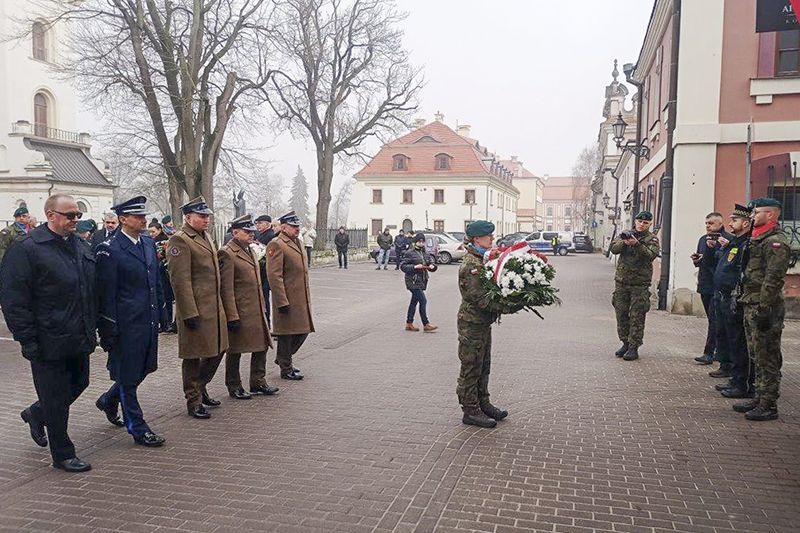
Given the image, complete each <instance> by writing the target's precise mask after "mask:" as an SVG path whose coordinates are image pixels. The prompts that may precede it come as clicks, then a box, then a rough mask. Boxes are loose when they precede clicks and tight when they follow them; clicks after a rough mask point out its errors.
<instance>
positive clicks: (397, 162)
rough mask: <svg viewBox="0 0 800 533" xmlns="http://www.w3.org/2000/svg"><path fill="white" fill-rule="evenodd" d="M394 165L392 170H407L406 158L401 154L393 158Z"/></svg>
mask: <svg viewBox="0 0 800 533" xmlns="http://www.w3.org/2000/svg"><path fill="white" fill-rule="evenodd" d="M393 159H394V165H393V166H392V170H408V157H406V156H404V155H403V154H398V155H396V156H394V158H393Z"/></svg>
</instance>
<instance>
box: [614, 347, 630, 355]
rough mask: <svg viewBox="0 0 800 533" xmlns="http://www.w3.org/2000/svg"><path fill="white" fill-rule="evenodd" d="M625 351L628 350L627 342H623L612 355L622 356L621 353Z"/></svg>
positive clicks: (623, 353)
mask: <svg viewBox="0 0 800 533" xmlns="http://www.w3.org/2000/svg"><path fill="white" fill-rule="evenodd" d="M627 351H628V345H627V344H623V345H622V348H620V349H619V350H617V351H616V352H614V355H616V356H617V357H622V356H623V355H625V352H627Z"/></svg>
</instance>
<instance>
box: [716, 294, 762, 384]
mask: <svg viewBox="0 0 800 533" xmlns="http://www.w3.org/2000/svg"><path fill="white" fill-rule="evenodd" d="M717 323H718V325H719V328H720V331H719V333H718V335H719V336H720V337H721V338H723V337H724V339H725V346H726V348H725V349H726V350H727V354H726V357H725V358H724V359H720V362H721V363H722V364H721V365H720V368H723V366H724V365H725V363H726V362H727V363H728V364H729V365H730V369H731V371H732V372H733V376H731V382H732V383H733V385H734V387H735V388H738V389H741V390H745V391H749V390H751V389H752V388H753V383H754V381H755V366H754V365H753V362H752V361H751V359H750V356H749V355H748V353H747V339H746V338H745V333H744V313H743V309H742V306H741V305H737V304H736V303H735V300H733V298H731V296H730V295H725V294H721V293H720V294H718V296H717Z"/></svg>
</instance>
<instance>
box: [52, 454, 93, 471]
mask: <svg viewBox="0 0 800 533" xmlns="http://www.w3.org/2000/svg"><path fill="white" fill-rule="evenodd" d="M53 466H54V467H55V468H58V469H61V470H65V471H67V472H88V471H89V470H91V469H92V465H90V464H89V463H87V462H85V461H81V460H80V459H78V458H77V457H73V458H72V459H65V460H64V461H53Z"/></svg>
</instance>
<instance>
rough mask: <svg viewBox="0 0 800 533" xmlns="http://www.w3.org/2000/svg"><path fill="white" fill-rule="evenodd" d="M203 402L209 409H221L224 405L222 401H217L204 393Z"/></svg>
mask: <svg viewBox="0 0 800 533" xmlns="http://www.w3.org/2000/svg"><path fill="white" fill-rule="evenodd" d="M202 401H203V405H207V406H209V407H219V406H220V405H222V402H221V401H219V400H215V399H214V398H212V397H211V396H209V395H208V393H207V392H204V393H203V400H202Z"/></svg>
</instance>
